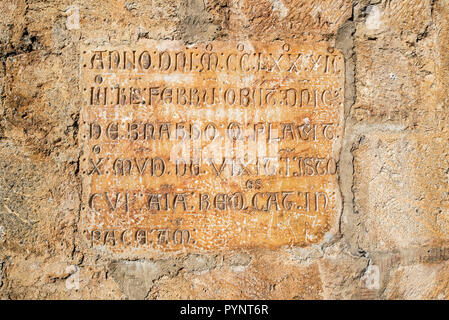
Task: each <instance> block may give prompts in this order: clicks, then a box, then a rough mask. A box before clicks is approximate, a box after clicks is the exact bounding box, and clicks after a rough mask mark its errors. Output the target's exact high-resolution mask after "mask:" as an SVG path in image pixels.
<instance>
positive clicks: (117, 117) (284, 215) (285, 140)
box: [80, 41, 344, 253]
mask: <svg viewBox="0 0 449 320" xmlns="http://www.w3.org/2000/svg"><path fill="white" fill-rule="evenodd" d="M343 87H344V59H343V56H342V55H341V53H339V52H337V50H335V49H334V48H331V47H329V46H328V44H326V43H324V42H319V43H301V42H295V41H288V42H283V41H282V42H281V41H279V42H270V43H263V42H254V41H245V42H229V41H227V42H210V43H204V44H197V45H195V46H186V45H185V44H183V43H181V42H177V41H148V42H146V43H145V44H139V45H136V46H127V47H112V46H106V47H86V48H83V49H82V57H81V90H82V96H83V105H82V112H81V121H82V127H81V137H82V140H81V141H82V146H83V154H82V157H81V165H80V170H81V173H82V177H83V190H82V199H83V204H82V214H81V219H80V226H81V228H82V230H83V232H84V234H85V238H86V240H87V241H89V242H90V244H91V245H92V247H101V248H103V249H105V248H106V249H107V250H111V251H115V252H129V251H130V250H131V251H133V252H142V253H157V252H168V251H170V252H175V251H187V252H198V251H205V250H212V249H213V250H221V249H236V248H252V247H267V248H274V247H280V246H308V245H310V244H313V243H319V242H321V241H323V240H324V239H325V235H326V234H329V235H332V234H334V233H335V232H337V230H338V217H339V213H340V210H341V199H340V194H339V187H338V175H337V163H338V156H339V151H340V147H341V140H342V133H343V100H344V92H343Z"/></svg>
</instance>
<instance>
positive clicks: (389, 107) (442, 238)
mask: <svg viewBox="0 0 449 320" xmlns="http://www.w3.org/2000/svg"><path fill="white" fill-rule="evenodd" d="M0 10H1V12H2V19H0V297H1V298H2V299H67V298H69V299H91V298H96V299H98V298H100V299H157V298H173V299H179V298H192V299H219V298H226V299H228V298H236V299H238V298H245V299H246V298H247V299H254V298H260V299H304V298H308V299H323V298H331V299H355V298H362V299H404V298H409V299H410V298H411V299H447V298H448V295H449V287H448V283H447V279H448V277H447V274H448V267H447V260H449V259H448V258H449V250H448V248H449V244H448V241H449V239H448V236H447V228H448V225H447V221H448V214H449V212H448V210H449V202H448V201H449V199H448V196H449V194H448V190H449V176H448V172H449V158H448V157H449V153H448V142H449V128H448V126H447V122H448V119H449V109H448V103H449V99H448V94H447V92H448V89H449V78H448V77H447V74H448V72H449V50H448V41H449V1H447V0H436V1H432V0H425V1H415V0H357V1H350V0H335V1H328V0H320V1H312V0H263V1H260V0H232V1H231V0H204V1H203V0H187V1H180V0H174V1H162V0H160V1H151V2H148V1H137V0H136V1H123V0H111V1H93V0H92V1H91V0H87V1H77V2H73V1H67V0H63V1H53V0H52V1H40V0H36V1H29V0H3V1H1V2H0ZM151 41H155V42H162V41H170V42H172V41H177V42H178V43H180V45H182V46H186V47H187V46H188V47H194V46H201V45H206V44H207V43H218V42H220V43H223V44H226V43H238V42H242V41H243V42H246V43H249V42H253V43H264V44H265V46H266V47H265V49H266V50H269V49H270V43H272V45H273V47H274V46H275V45H276V43H278V42H282V43H284V42H289V43H295V44H296V45H298V47H300V46H302V45H303V44H306V43H309V44H310V43H315V44H317V43H319V44H320V45H318V46H317V48H318V50H321V49H320V48H321V45H323V49H324V48H327V47H333V48H336V50H337V52H341V54H342V55H344V60H345V72H344V75H343V76H344V77H345V79H344V82H345V83H344V88H343V90H344V98H345V99H344V101H343V103H344V119H340V120H341V121H339V123H341V126H342V127H341V128H342V134H341V152H340V154H339V155H336V159H339V161H338V165H337V168H338V172H337V175H335V181H333V182H332V185H333V186H334V187H336V189H335V190H336V191H338V192H341V201H340V206H341V205H342V206H341V207H339V208H336V209H335V212H333V213H332V216H333V217H335V218H336V220H335V221H334V223H333V224H332V226H333V227H334V229H333V230H334V232H333V233H332V234H330V235H328V236H326V235H324V236H323V235H321V236H320V238H319V240H318V241H317V242H316V244H313V245H310V243H309V244H305V243H296V244H293V243H291V246H290V247H285V246H282V245H281V244H288V243H289V242H288V241H283V242H282V241H281V242H278V243H276V245H275V246H265V245H260V242H258V245H255V246H251V247H250V246H248V247H245V246H240V245H239V241H237V240H234V241H235V242H234V243H235V244H236V245H235V246H231V247H232V248H231V247H229V248H225V249H224V250H221V249H218V248H217V246H216V247H214V248H211V250H202V249H201V248H200V250H197V249H198V248H196V249H195V248H191V249H192V251H190V252H188V251H183V250H172V251H170V250H165V249H162V250H161V249H158V250H156V251H154V252H149V251H145V250H141V251H136V252H127V251H126V250H125V251H120V250H118V251H114V250H110V248H107V247H104V248H101V246H100V247H98V246H97V247H92V246H91V245H90V243H89V241H88V239H89V233H88V232H85V230H86V228H85V227H86V223H85V217H86V215H85V211H83V210H84V209H83V207H84V206H86V199H85V198H83V195H85V194H86V193H85V192H86V189H84V186H86V185H89V186H90V184H86V183H83V179H84V177H85V175H84V174H83V169H84V164H83V157H84V156H86V155H87V153H86V150H84V149H83V148H84V146H85V141H86V139H85V138H83V136H82V135H83V134H84V133H85V132H86V131H85V129H86V128H85V127H83V125H84V123H83V122H82V121H83V120H82V113H83V108H84V107H85V106H86V105H85V104H83V99H84V96H83V94H82V92H83V91H82V89H83V85H84V84H86V83H88V82H86V81H84V80H83V78H82V70H81V69H82V68H80V63H81V62H82V61H83V60H82V59H83V50H85V48H87V49H88V50H90V49H95V48H101V47H103V48H119V47H121V48H133V47H134V48H141V47H143V46H145V43H149V42H151ZM223 46H224V45H223ZM81 65H82V64H81ZM341 80H342V79H341ZM89 81H92V79H90V80H89ZM90 83H91V82H89V84H90ZM339 86H341V85H339ZM283 116H286V115H285V114H284V115H283ZM292 117H295V115H292ZM339 149H340V147H338V148H335V150H339ZM90 150H91V149H90ZM336 152H337V151H336ZM337 178H338V180H337ZM337 182H338V184H339V185H337ZM87 204H88V199H87ZM237 236H238V237H241V236H245V234H243V235H237ZM280 237H281V238H282V237H285V238H288V235H280ZM278 239H279V238H278ZM301 246H302V247H301ZM267 247H268V248H267ZM193 249H195V250H193ZM189 250H190V249H189ZM169 251H170V252H169Z"/></svg>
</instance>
